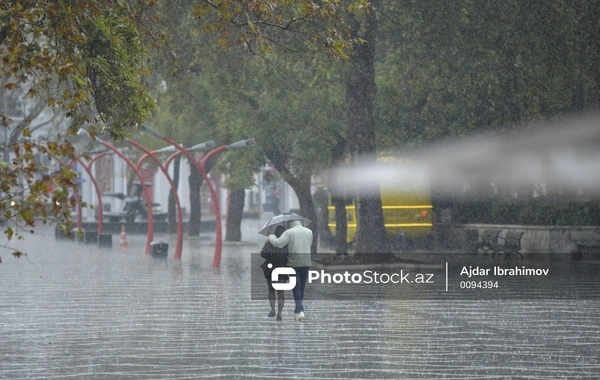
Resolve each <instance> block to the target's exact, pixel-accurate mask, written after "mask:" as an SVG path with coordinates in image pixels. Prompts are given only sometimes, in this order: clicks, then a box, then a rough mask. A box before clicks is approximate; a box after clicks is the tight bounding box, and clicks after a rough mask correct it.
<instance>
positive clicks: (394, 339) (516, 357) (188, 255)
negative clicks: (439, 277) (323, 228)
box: [0, 220, 600, 379]
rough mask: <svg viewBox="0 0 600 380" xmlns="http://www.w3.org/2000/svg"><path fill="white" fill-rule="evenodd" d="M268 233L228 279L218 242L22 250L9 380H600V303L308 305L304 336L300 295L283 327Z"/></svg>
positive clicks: (3, 277)
mask: <svg viewBox="0 0 600 380" xmlns="http://www.w3.org/2000/svg"><path fill="white" fill-rule="evenodd" d="M262 222H263V221H262V220H256V221H245V222H244V226H243V237H244V241H245V242H243V243H241V244H225V245H224V247H223V256H222V262H221V267H220V268H218V269H215V268H212V260H213V249H214V237H212V236H210V235H209V236H202V237H201V238H195V239H186V241H185V243H184V252H183V255H182V259H181V261H175V260H174V259H173V254H172V249H173V247H174V242H173V241H170V244H169V257H168V258H167V259H153V258H151V257H149V256H147V255H145V254H144V243H145V239H144V237H142V236H128V241H129V248H128V249H127V250H120V249H119V248H118V247H115V248H114V249H113V250H105V249H99V248H96V247H94V246H86V245H81V244H78V243H75V242H65V241H56V240H55V239H54V234H53V231H51V230H48V231H46V232H45V233H38V234H35V235H31V236H27V239H26V240H25V241H24V242H18V245H19V247H21V248H22V249H23V250H25V251H26V252H27V253H28V255H27V256H26V257H23V258H21V259H14V258H12V256H10V253H9V252H8V251H5V250H3V251H1V254H0V255H1V257H2V261H3V263H1V264H0V379H66V378H73V379H199V378H224V379H225V378H226V379H229V378H277V379H280V378H298V379H328V378H344V379H351V378H357V379H367V378H386V379H399V378H402V379H421V378H431V379H437V378H446V379H484V378H486V379H487V378H492V379H493V378H536V379H556V378H573V379H575V378H589V379H592V378H598V377H600V358H599V357H598V350H599V349H600V323H599V322H598V315H599V313H600V300H583V301H566V300H551V299H546V300H544V299H540V300H533V299H527V300H488V301H460V300H458V301H457V300H452V301H450V300H448V301H444V300H438V301H433V300H413V301H399V300H386V299H377V300H375V299H374V300H358V301H335V300H311V299H310V296H307V300H306V302H305V304H306V305H305V306H306V314H307V318H306V320H305V321H304V322H301V323H300V322H296V321H294V319H293V299H292V297H291V294H290V295H288V296H287V299H286V301H287V303H286V306H285V309H284V319H283V321H281V322H277V321H275V320H274V319H273V318H267V317H266V315H267V313H268V311H269V307H268V302H267V301H266V299H265V300H264V301H260V300H258V301H257V300H254V301H253V300H251V299H250V289H249V288H250V283H251V278H250V254H251V253H252V252H257V251H258V250H259V249H260V246H261V245H262V241H264V237H262V236H260V235H258V234H257V233H256V231H258V229H259V228H260V226H261V224H262ZM257 227H258V228H257ZM253 231H254V232H253ZM117 241H118V240H117ZM13 244H17V243H13ZM116 246H118V244H116ZM265 288H266V286H265ZM309 290H310V289H307V292H308V291H309ZM565 291H568V289H565ZM265 298H266V297H265Z"/></svg>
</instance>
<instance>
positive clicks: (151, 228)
mask: <svg viewBox="0 0 600 380" xmlns="http://www.w3.org/2000/svg"><path fill="white" fill-rule="evenodd" d="M96 140H97V141H98V142H100V143H101V144H102V145H104V146H105V147H107V148H108V149H110V150H112V151H113V152H115V153H116V154H117V155H118V156H119V157H121V158H122V159H123V160H125V162H127V165H129V167H130V168H131V169H132V170H133V172H134V173H135V175H136V176H137V177H138V179H139V180H140V183H141V184H142V189H143V190H144V196H145V197H146V206H147V207H148V237H147V239H146V254H147V255H149V254H150V243H152V240H153V239H154V218H153V217H152V200H151V199H150V192H149V191H148V188H147V187H146V183H145V182H144V177H142V175H141V174H140V172H139V171H138V170H137V169H136V167H135V165H134V164H133V162H131V160H130V159H129V158H127V156H126V155H124V154H123V153H122V152H121V151H119V150H118V149H117V148H115V147H114V146H112V145H110V144H109V143H107V142H106V141H102V140H98V139H96Z"/></svg>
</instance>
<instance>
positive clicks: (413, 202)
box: [327, 159, 433, 243]
mask: <svg viewBox="0 0 600 380" xmlns="http://www.w3.org/2000/svg"><path fill="white" fill-rule="evenodd" d="M384 160H385V161H389V160H390V159H384ZM380 191H381V203H382V209H383V219H384V223H385V229H386V231H387V234H388V237H390V238H394V237H401V238H405V239H407V240H414V239H424V238H427V237H428V236H429V235H430V234H431V229H432V226H433V224H432V215H431V213H432V211H433V206H432V204H431V194H430V191H429V188H428V186H426V185H424V184H413V185H412V186H410V188H402V189H399V188H393V187H389V185H388V186H387V187H386V186H385V185H381V189H380ZM327 208H328V219H329V220H328V227H329V231H330V232H331V234H332V235H333V236H335V230H336V222H335V207H333V206H332V204H331V199H330V201H329V205H328V207H327ZM346 220H347V223H348V232H347V239H346V241H347V243H351V242H353V241H354V240H355V238H356V230H357V227H358V225H357V217H356V206H355V204H354V201H353V202H352V203H351V204H348V205H346Z"/></svg>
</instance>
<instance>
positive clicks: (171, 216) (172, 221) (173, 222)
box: [167, 156, 181, 234]
mask: <svg viewBox="0 0 600 380" xmlns="http://www.w3.org/2000/svg"><path fill="white" fill-rule="evenodd" d="M180 167H181V156H177V157H176V158H175V162H174V163H173V183H174V184H175V189H178V188H179V168H180ZM167 169H168V168H167ZM167 220H168V222H169V223H168V226H169V233H170V234H174V233H175V232H176V231H177V210H176V207H175V194H174V193H173V189H171V190H170V191H169V205H168V208H167Z"/></svg>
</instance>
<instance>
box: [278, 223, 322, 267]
mask: <svg viewBox="0 0 600 380" xmlns="http://www.w3.org/2000/svg"><path fill="white" fill-rule="evenodd" d="M290 225H291V227H290V228H289V229H287V230H285V231H284V232H283V234H281V236H280V237H279V239H278V238H277V236H275V235H269V241H270V242H271V244H273V245H274V246H275V247H278V248H282V247H284V246H285V245H287V246H288V252H289V254H288V266H290V267H309V266H311V260H310V246H311V245H312V241H313V234H312V231H311V230H310V229H309V228H306V227H303V226H302V223H300V221H299V220H294V221H292V222H291V223H290Z"/></svg>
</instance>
